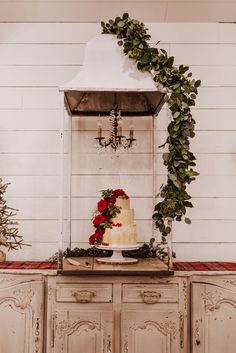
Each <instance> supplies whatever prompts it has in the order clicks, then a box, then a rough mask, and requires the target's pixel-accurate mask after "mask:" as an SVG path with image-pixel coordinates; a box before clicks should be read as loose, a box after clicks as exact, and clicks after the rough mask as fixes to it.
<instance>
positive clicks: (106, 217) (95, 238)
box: [89, 189, 129, 245]
mask: <svg viewBox="0 0 236 353" xmlns="http://www.w3.org/2000/svg"><path fill="white" fill-rule="evenodd" d="M117 197H122V198H124V199H128V198H129V197H128V196H127V195H126V193H125V192H124V190H122V189H116V190H110V189H108V190H104V191H103V192H102V199H101V200H100V201H98V203H97V212H99V213H98V214H96V215H95V216H94V218H93V220H92V221H93V225H94V227H95V232H94V233H93V234H92V235H91V236H90V237H89V244H90V245H94V244H101V243H102V238H103V234H104V233H105V230H106V228H107V227H108V228H109V227H110V228H112V227H121V226H122V224H121V223H116V224H114V223H112V221H111V218H112V214H111V210H112V208H113V209H115V203H116V199H117ZM107 245H108V244H107Z"/></svg>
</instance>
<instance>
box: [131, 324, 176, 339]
mask: <svg viewBox="0 0 236 353" xmlns="http://www.w3.org/2000/svg"><path fill="white" fill-rule="evenodd" d="M150 327H152V328H155V329H157V331H159V332H161V333H162V334H163V335H164V336H167V335H171V337H173V339H176V334H177V324H176V322H174V321H171V320H170V321H165V322H162V323H159V322H156V321H152V320H147V321H143V322H140V323H137V324H134V325H132V326H131V327H130V330H133V331H137V330H139V329H140V330H146V329H148V328H150Z"/></svg>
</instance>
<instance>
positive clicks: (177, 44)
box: [0, 2, 236, 261]
mask: <svg viewBox="0 0 236 353" xmlns="http://www.w3.org/2000/svg"><path fill="white" fill-rule="evenodd" d="M32 3H33V2H32ZM1 4H3V5H4V6H5V8H6V7H7V6H8V7H9V6H11V2H1ZM14 4H16V5H17V3H16V2H14ZM34 4H37V6H38V5H40V6H42V4H43V5H45V4H44V3H43V2H35V3H34ZM1 6H2V5H1ZM27 6H28V5H27ZM27 9H29V7H28V8H27ZM14 13H15V14H16V13H17V12H16V11H15V12H14ZM94 13H95V11H94ZM2 14H4V12H3V13H2ZM109 17H111V16H109ZM136 17H137V16H136ZM139 17H141V16H139ZM8 20H9V18H8ZM144 20H145V19H144ZM147 26H148V27H149V29H150V32H151V35H152V39H153V42H157V41H158V40H160V41H161V46H162V47H164V48H165V49H167V50H168V52H169V53H170V54H171V55H174V56H175V58H176V64H181V63H184V64H189V65H190V66H191V70H192V71H193V73H194V75H195V76H196V78H201V79H202V87H201V89H200V93H199V97H198V100H197V106H196V108H195V109H194V116H195V118H196V121H197V133H196V137H195V139H194V140H193V142H192V149H193V151H194V152H195V153H196V157H197V168H198V170H199V171H200V173H201V175H200V176H199V177H198V179H197V181H196V182H195V183H193V184H192V185H191V186H190V190H191V193H192V195H193V203H194V205H195V207H194V209H193V210H190V211H189V216H190V217H191V218H192V225H190V226H188V225H184V224H183V223H181V224H176V225H175V226H174V250H175V251H176V253H177V259H178V260H228V261H230V260H235V253H236V241H235V226H236V216H235V213H236V212H235V210H236V192H235V187H234V184H235V179H236V154H235V152H236V133H235V130H236V120H235V113H236V99H235V97H236V66H235V60H234V58H235V54H236V26H235V25H233V24H210V23H208V24H207V23H201V24H200V23H199V24H193V23H192V24H190V23H147ZM0 33H1V34H0V97H1V99H0V175H1V176H2V177H3V178H4V181H6V182H10V183H11V185H10V186H9V188H8V191H7V200H8V204H9V205H11V206H13V207H16V208H18V209H19V213H18V218H19V224H20V232H21V234H22V235H23V236H24V238H25V240H26V241H28V242H29V243H32V246H31V247H27V248H24V249H23V250H22V251H18V252H15V253H11V254H9V259H28V260H30V259H34V260H38V259H45V258H47V257H49V256H50V255H51V254H52V253H53V252H55V251H56V250H57V233H58V228H57V217H58V198H57V195H58V173H59V134H58V129H59V120H60V110H59V105H60V102H59V94H58V90H57V86H58V85H60V84H62V83H64V82H65V81H67V80H69V79H71V78H72V77H73V75H74V74H75V73H76V72H77V71H78V69H79V67H80V65H81V63H82V60H83V54H84V48H85V43H86V41H87V40H88V39H89V38H91V37H92V36H93V35H96V34H98V33H100V25H99V24H97V23H0ZM167 121H168V114H167V111H166V110H165V109H163V110H162V112H161V114H160V116H159V118H158V131H157V142H158V144H159V142H160V143H161V141H162V140H163V139H164V136H165V129H166V126H167ZM90 123H91V125H90ZM95 125H96V124H95V122H93V121H92V120H90V122H89V123H88V122H85V121H83V120H81V121H80V122H78V121H75V122H74V125H73V129H74V132H73V136H74V140H73V143H74V147H75V148H74V150H75V153H74V155H73V173H74V176H73V180H72V181H73V184H72V185H73V187H72V192H73V195H74V196H75V197H74V198H73V209H72V215H73V219H74V220H73V223H72V240H73V242H74V243H73V244H74V245H76V243H77V242H78V241H79V242H80V243H81V242H85V241H86V234H87V232H89V227H90V226H89V221H88V220H86V219H88V218H90V215H91V209H92V208H93V206H94V205H95V203H96V191H97V190H98V188H99V185H100V184H99V180H100V181H101V180H102V184H103V185H104V183H105V184H106V185H107V186H110V185H111V186H113V184H114V186H115V184H117V183H118V184H119V185H121V186H122V185H124V186H125V187H126V189H127V192H128V191H129V192H130V195H131V196H132V199H133V204H134V207H135V209H136V215H137V218H139V219H140V221H139V222H138V224H139V239H140V240H147V239H148V238H149V234H150V229H151V224H150V221H148V218H150V215H151V213H152V206H151V198H150V196H151V189H150V183H151V179H150V178H151V177H150V175H149V176H148V174H150V172H151V171H150V165H151V164H150V162H149V160H148V156H149V155H148V154H146V155H145V156H143V158H142V160H141V162H142V163H140V155H136V156H135V154H134V155H132V156H130V157H129V159H130V160H132V162H130V164H129V166H130V169H129V174H136V177H135V178H133V177H132V176H129V177H125V176H121V177H120V178H119V177H117V176H116V177H115V178H116V179H114V177H108V176H106V177H105V176H103V177H101V176H100V177H99V178H97V177H95V175H96V174H97V171H98V170H100V174H102V173H103V174H106V175H109V174H111V170H110V169H109V168H107V169H106V167H107V164H106V163H105V162H106V159H105V158H103V157H101V158H100V157H99V163H98V161H97V160H98V158H97V155H96V154H89V155H88V154H87V152H86V151H87V149H88V148H90V152H91V149H92V146H91V145H90V146H87V145H86V149H84V152H85V154H79V152H81V149H78V147H79V145H81V147H83V148H84V146H85V144H86V142H85V144H83V143H82V144H81V142H83V141H85V140H87V139H85V138H84V133H83V132H82V131H81V130H83V129H86V130H88V135H91V137H92V136H93V132H92V130H93V129H94V126H95ZM137 129H138V130H139V131H138V132H137V135H139V136H144V135H145V136H148V134H149V133H150V132H146V133H145V130H150V121H148V120H145V119H144V120H143V121H141V123H140V125H139V126H138V127H137ZM78 137H79V139H78ZM145 141H146V142H144V145H143V147H142V151H143V150H144V151H145V152H147V153H148V152H149V151H150V146H148V140H145ZM121 158H122V157H121ZM135 158H136V161H135ZM138 162H139V163H140V164H138ZM96 163H97V164H96ZM114 163H115V162H114ZM99 165H102V168H103V169H102V172H101V169H99ZM157 165H158V177H157V184H158V185H160V184H161V182H162V180H164V178H165V170H164V168H163V166H162V160H161V153H160V154H159V156H158V160H157ZM121 168H123V174H125V173H126V174H127V168H128V167H127V161H125V162H122V163H121ZM78 173H80V175H78ZM137 174H139V176H138V177H137ZM140 174H141V175H140ZM142 174H144V175H145V176H143V175H142ZM117 178H118V179H117ZM80 182H81V184H80ZM80 185H83V187H82V188H81V187H80ZM139 185H141V186H142V188H141V190H140V187H139ZM78 196H83V207H82V208H81V206H80V204H81V203H80V202H79V201H80V200H79V198H78ZM137 197H141V198H137ZM78 214H79V216H78ZM79 228H80V229H83V232H82V233H81V231H78V229H79Z"/></svg>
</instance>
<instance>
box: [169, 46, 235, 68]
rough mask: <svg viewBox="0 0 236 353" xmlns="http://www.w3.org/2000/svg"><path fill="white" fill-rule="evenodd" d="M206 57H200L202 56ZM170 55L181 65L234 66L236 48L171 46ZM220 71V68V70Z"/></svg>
mask: <svg viewBox="0 0 236 353" xmlns="http://www.w3.org/2000/svg"><path fill="white" fill-rule="evenodd" d="M201 53H202V54H203V53H204V55H200V54H201ZM170 54H171V55H173V56H174V57H175V63H176V64H177V65H180V64H182V63H188V65H191V66H192V65H203V66H205V65H208V66H212V65H214V66H220V65H225V66H230V65H232V66H234V65H235V60H234V58H235V56H236V46H235V45H232V44H225V45H222V44H220V43H219V44H211V45H208V44H207V43H206V44H184V45H183V44H171V45H170ZM218 69H219V68H218Z"/></svg>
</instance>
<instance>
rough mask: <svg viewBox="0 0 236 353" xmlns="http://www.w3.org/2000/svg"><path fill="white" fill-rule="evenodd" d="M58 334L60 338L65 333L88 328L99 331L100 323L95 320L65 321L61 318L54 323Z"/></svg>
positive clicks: (69, 333)
mask: <svg viewBox="0 0 236 353" xmlns="http://www.w3.org/2000/svg"><path fill="white" fill-rule="evenodd" d="M56 328H57V331H58V334H59V337H60V338H63V337H64V336H65V335H71V334H73V333H74V332H76V331H77V332H78V333H80V332H82V331H88V330H98V331H101V325H100V324H99V323H98V322H96V321H88V320H79V321H73V322H71V321H66V320H62V321H60V322H59V323H58V324H57V325H56Z"/></svg>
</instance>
